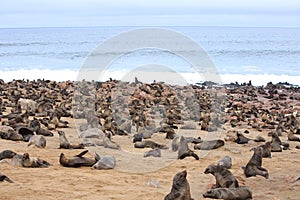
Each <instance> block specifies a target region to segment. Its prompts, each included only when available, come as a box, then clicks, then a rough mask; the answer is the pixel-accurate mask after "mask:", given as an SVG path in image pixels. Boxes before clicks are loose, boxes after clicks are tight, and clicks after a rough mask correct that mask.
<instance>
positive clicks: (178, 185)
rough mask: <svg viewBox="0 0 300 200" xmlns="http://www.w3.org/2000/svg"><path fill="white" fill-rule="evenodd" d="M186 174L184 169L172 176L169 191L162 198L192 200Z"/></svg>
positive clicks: (165, 199) (167, 199) (166, 199)
mask: <svg viewBox="0 0 300 200" xmlns="http://www.w3.org/2000/svg"><path fill="white" fill-rule="evenodd" d="M186 176H187V171H186V170H184V171H182V172H178V173H177V174H176V175H175V176H174V178H173V185H172V189H171V192H170V193H169V194H167V195H166V196H165V198H164V200H193V198H192V197H191V192H190V184H189V182H188V181H187V179H186Z"/></svg>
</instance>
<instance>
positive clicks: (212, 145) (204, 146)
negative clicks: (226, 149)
mask: <svg viewBox="0 0 300 200" xmlns="http://www.w3.org/2000/svg"><path fill="white" fill-rule="evenodd" d="M224 144H225V142H224V141H223V140H204V141H203V142H202V143H199V144H195V146H194V149H196V150H211V149H217V148H219V147H221V146H224Z"/></svg>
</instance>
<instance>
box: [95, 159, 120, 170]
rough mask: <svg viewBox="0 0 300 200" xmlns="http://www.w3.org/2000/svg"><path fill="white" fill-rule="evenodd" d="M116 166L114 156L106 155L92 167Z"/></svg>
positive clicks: (109, 167)
mask: <svg viewBox="0 0 300 200" xmlns="http://www.w3.org/2000/svg"><path fill="white" fill-rule="evenodd" d="M115 166H116V158H115V157H114V156H104V157H103V158H101V159H100V160H98V161H97V162H96V164H94V165H93V167H92V169H113V168H115Z"/></svg>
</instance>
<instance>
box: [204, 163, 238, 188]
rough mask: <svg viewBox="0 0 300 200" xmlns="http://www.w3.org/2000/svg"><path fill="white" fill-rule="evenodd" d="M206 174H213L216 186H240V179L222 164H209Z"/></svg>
mask: <svg viewBox="0 0 300 200" xmlns="http://www.w3.org/2000/svg"><path fill="white" fill-rule="evenodd" d="M204 174H212V175H213V176H214V177H215V179H216V186H215V187H214V188H236V187H239V184H238V181H237V180H236V178H235V177H234V176H233V174H232V173H231V172H230V171H229V170H228V169H226V168H225V167H224V166H221V165H209V166H208V167H207V168H206V169H205V171H204Z"/></svg>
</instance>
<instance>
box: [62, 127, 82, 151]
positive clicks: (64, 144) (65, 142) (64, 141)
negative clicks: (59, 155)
mask: <svg viewBox="0 0 300 200" xmlns="http://www.w3.org/2000/svg"><path fill="white" fill-rule="evenodd" d="M58 134H59V142H60V144H59V148H60V149H84V145H83V144H70V143H69V141H68V139H67V138H66V135H65V132H64V131H58Z"/></svg>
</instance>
